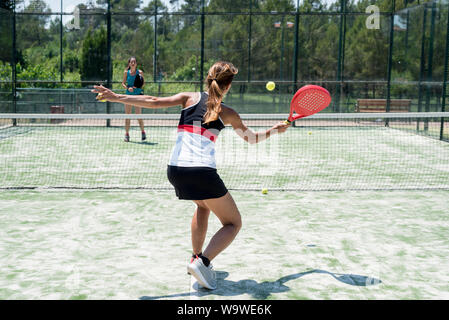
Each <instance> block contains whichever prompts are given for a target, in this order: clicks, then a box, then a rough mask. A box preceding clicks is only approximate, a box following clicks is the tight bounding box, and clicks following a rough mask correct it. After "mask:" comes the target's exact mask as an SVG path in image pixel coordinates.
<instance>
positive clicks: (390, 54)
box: [385, 0, 396, 127]
mask: <svg viewBox="0 0 449 320" xmlns="http://www.w3.org/2000/svg"><path fill="white" fill-rule="evenodd" d="M395 9H396V0H393V3H392V4H391V12H390V45H389V47H388V69H387V105H386V107H385V112H390V104H391V69H392V68H393V46H394V17H395ZM388 125H389V119H388V118H386V119H385V126H386V127H388Z"/></svg>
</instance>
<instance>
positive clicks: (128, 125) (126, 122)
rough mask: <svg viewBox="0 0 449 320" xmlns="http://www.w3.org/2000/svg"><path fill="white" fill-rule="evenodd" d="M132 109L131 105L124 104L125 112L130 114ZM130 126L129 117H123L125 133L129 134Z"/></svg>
mask: <svg viewBox="0 0 449 320" xmlns="http://www.w3.org/2000/svg"><path fill="white" fill-rule="evenodd" d="M132 110H133V106H130V105H129V104H125V113H126V114H131V112H132ZM130 126H131V120H130V119H125V132H126V135H129V127H130Z"/></svg>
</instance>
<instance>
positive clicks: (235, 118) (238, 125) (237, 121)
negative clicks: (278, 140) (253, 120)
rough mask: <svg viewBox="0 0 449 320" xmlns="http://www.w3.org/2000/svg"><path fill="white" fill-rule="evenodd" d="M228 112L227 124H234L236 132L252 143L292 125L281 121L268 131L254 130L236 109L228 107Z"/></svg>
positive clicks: (283, 130)
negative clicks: (244, 121)
mask: <svg viewBox="0 0 449 320" xmlns="http://www.w3.org/2000/svg"><path fill="white" fill-rule="evenodd" d="M226 113H227V115H226V116H225V117H226V122H227V124H230V125H232V127H233V128H234V130H235V132H236V133H237V134H238V135H239V136H240V137H241V138H242V139H243V140H245V141H246V142H248V143H250V144H254V143H259V142H262V141H264V140H266V139H268V138H270V137H271V136H272V135H274V134H276V133H283V132H285V130H287V128H288V127H290V124H286V123H285V122H279V123H277V124H276V125H274V126H273V127H271V128H270V129H268V130H266V131H262V132H254V131H253V130H251V129H250V128H248V127H247V126H246V124H245V123H243V121H242V119H241V118H240V115H239V114H238V113H237V112H236V111H234V110H232V109H228V110H227V112H226Z"/></svg>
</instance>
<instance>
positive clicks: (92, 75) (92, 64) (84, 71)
mask: <svg viewBox="0 0 449 320" xmlns="http://www.w3.org/2000/svg"><path fill="white" fill-rule="evenodd" d="M107 62H108V61H107V38H106V30H105V29H104V28H103V27H101V28H100V29H97V30H95V31H92V29H89V30H88V31H87V35H86V37H85V38H84V42H83V47H82V51H81V66H80V67H81V68H80V75H81V80H83V81H93V80H106V79H107V78H108V65H107Z"/></svg>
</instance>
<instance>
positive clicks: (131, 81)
mask: <svg viewBox="0 0 449 320" xmlns="http://www.w3.org/2000/svg"><path fill="white" fill-rule="evenodd" d="M138 73H139V69H136V74H135V75H133V76H132V75H131V69H129V70H128V74H127V76H126V82H127V85H128V87H133V86H134V80H135V79H136V75H137V74H138ZM126 94H130V95H138V94H142V88H133V92H130V91H129V90H128V89H126Z"/></svg>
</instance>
